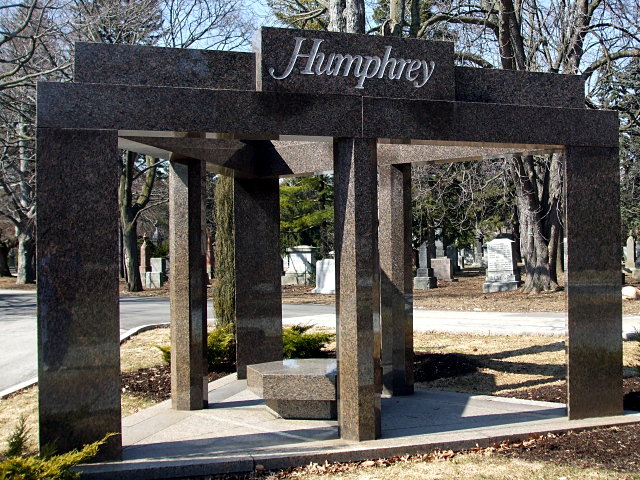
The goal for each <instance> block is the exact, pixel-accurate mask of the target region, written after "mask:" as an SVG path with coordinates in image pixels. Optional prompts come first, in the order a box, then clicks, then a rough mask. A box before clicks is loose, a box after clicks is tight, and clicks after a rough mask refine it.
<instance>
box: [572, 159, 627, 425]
mask: <svg viewBox="0 0 640 480" xmlns="http://www.w3.org/2000/svg"><path fill="white" fill-rule="evenodd" d="M618 168H619V165H618V149H617V148H591V147H567V148H566V161H565V179H566V180H565V181H566V189H565V191H566V234H567V245H566V248H567V250H566V261H567V264H566V279H567V285H566V287H565V288H566V290H567V312H568V330H569V339H568V348H567V387H568V401H567V408H568V414H569V419H572V420H573V419H579V418H588V417H600V416H607V415H619V414H622V303H621V296H620V209H619V202H620V185H619V184H620V172H619V170H618Z"/></svg>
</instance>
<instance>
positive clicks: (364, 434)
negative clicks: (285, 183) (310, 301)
mask: <svg viewBox="0 0 640 480" xmlns="http://www.w3.org/2000/svg"><path fill="white" fill-rule="evenodd" d="M333 165H334V185H335V187H334V188H335V200H334V215H335V247H336V279H337V282H338V285H337V289H336V290H337V299H336V307H337V314H338V329H337V330H338V352H337V354H338V422H339V425H340V437H341V438H343V439H346V440H359V441H360V440H372V439H374V438H377V437H379V436H380V391H381V388H382V386H381V384H382V379H381V377H382V372H381V368H380V267H379V261H378V228H377V227H378V222H377V210H378V208H377V207H378V205H377V203H378V202H377V178H376V177H377V168H376V140H375V139H352V138H349V139H336V140H334V144H333Z"/></svg>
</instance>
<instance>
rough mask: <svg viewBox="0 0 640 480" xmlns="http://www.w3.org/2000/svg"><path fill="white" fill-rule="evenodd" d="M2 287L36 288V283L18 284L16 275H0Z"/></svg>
mask: <svg viewBox="0 0 640 480" xmlns="http://www.w3.org/2000/svg"><path fill="white" fill-rule="evenodd" d="M0 289H3V290H35V289H36V284H35V283H27V284H26V285H18V284H17V283H16V277H0Z"/></svg>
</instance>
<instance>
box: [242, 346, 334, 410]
mask: <svg viewBox="0 0 640 480" xmlns="http://www.w3.org/2000/svg"><path fill="white" fill-rule="evenodd" d="M336 376H337V367H336V360H335V359H334V358H306V359H290V360H282V361H276V362H267V363H258V364H255V365H248V366H247V387H248V388H249V390H251V391H252V392H253V393H255V394H256V395H258V396H260V397H262V398H264V400H265V403H266V404H267V407H269V408H270V409H271V410H273V411H274V412H275V413H276V414H278V415H279V416H281V417H282V418H289V419H311V420H318V419H327V420H331V419H336V418H337V415H338V413H337V412H338V409H337V402H336Z"/></svg>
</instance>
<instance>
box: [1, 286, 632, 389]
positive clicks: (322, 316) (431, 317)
mask: <svg viewBox="0 0 640 480" xmlns="http://www.w3.org/2000/svg"><path fill="white" fill-rule="evenodd" d="M282 314H283V323H284V324H294V323H313V324H315V325H319V326H325V327H329V328H335V322H336V319H335V308H334V306H333V305H308V304H307V305H289V304H285V305H283V306H282ZM35 316H36V304H35V292H32V291H19V290H0V372H1V374H0V392H2V391H3V390H5V389H8V388H9V387H12V386H14V385H16V384H19V383H21V382H24V381H26V380H29V379H32V378H34V377H35V376H36V375H37V360H36V319H35ZM209 318H210V319H211V320H210V322H212V321H213V312H212V307H211V303H209ZM168 322H169V300H168V299H167V298H162V297H122V298H121V299H120V333H121V334H124V333H125V332H126V331H128V330H129V329H132V328H137V327H140V326H143V325H148V324H154V323H168ZM414 329H415V330H417V331H447V332H468V333H483V334H491V333H494V334H519V333H520V334H524V333H534V334H544V335H564V334H565V331H566V324H565V315H564V314H562V313H544V312H543V313H539V312H538V313H534V312H531V313H496V312H455V311H442V310H439V311H434V310H423V309H419V308H418V309H416V310H414ZM636 329H638V330H640V317H637V316H636V317H631V316H626V317H624V319H623V332H624V333H625V334H630V333H633V332H634V331H635V330H636Z"/></svg>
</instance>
